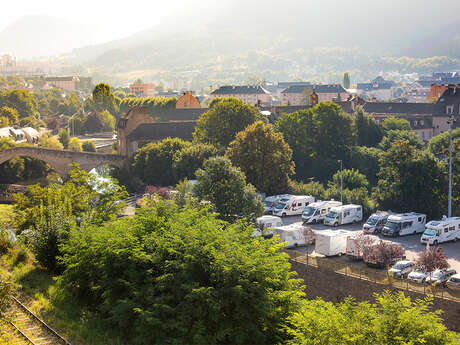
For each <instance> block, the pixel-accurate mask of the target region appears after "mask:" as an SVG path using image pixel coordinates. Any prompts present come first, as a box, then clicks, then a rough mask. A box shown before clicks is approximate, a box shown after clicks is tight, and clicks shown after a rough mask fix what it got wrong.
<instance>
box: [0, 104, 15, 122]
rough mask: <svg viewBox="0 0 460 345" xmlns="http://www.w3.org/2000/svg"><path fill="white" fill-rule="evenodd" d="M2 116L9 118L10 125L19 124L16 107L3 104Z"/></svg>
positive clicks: (0, 109) (0, 115)
mask: <svg viewBox="0 0 460 345" xmlns="http://www.w3.org/2000/svg"><path fill="white" fill-rule="evenodd" d="M0 117H5V118H7V119H8V123H9V124H10V125H14V124H17V123H18V121H19V113H18V111H17V110H16V109H15V108H11V107H7V106H3V107H1V108H0Z"/></svg>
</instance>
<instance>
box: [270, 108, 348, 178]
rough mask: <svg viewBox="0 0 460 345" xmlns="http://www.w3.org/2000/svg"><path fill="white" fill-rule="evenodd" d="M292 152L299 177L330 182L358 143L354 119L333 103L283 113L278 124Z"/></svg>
mask: <svg viewBox="0 0 460 345" xmlns="http://www.w3.org/2000/svg"><path fill="white" fill-rule="evenodd" d="M276 127H277V129H278V130H279V131H280V132H281V133H283V136H284V138H285V140H286V142H287V143H288V144H289V147H291V149H292V151H293V157H294V162H295V165H296V173H297V175H296V176H297V177H300V178H303V179H305V178H309V177H315V178H317V179H319V180H320V181H327V180H328V179H329V178H330V177H331V175H332V173H333V172H335V171H336V170H337V159H343V158H344V157H346V156H347V153H348V150H349V149H350V147H351V146H353V145H354V144H355V141H356V135H355V133H356V130H355V126H354V124H353V119H352V118H351V116H350V115H348V114H346V113H344V112H343V111H342V109H341V108H340V107H339V106H338V105H337V104H335V103H332V102H321V103H319V104H317V105H316V106H314V107H313V108H310V109H308V110H302V111H298V112H295V113H291V114H283V115H282V116H281V117H280V118H279V119H278V121H277V123H276Z"/></svg>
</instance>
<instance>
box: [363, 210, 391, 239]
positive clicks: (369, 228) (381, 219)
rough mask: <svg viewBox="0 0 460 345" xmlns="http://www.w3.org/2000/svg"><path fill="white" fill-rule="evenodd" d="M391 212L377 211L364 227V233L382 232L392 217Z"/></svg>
mask: <svg viewBox="0 0 460 345" xmlns="http://www.w3.org/2000/svg"><path fill="white" fill-rule="evenodd" d="M392 214H394V213H392V212H391V211H377V212H375V213H373V214H372V215H371V216H370V217H369V218H368V219H367V220H366V223H364V225H363V231H364V233H365V234H378V233H380V232H382V229H383V227H384V226H385V224H386V222H387V220H388V217H389V216H390V215H392Z"/></svg>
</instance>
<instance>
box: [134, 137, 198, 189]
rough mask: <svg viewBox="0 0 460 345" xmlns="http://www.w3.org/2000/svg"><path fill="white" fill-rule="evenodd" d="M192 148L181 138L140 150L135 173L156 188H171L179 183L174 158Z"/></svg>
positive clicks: (135, 161)
mask: <svg viewBox="0 0 460 345" xmlns="http://www.w3.org/2000/svg"><path fill="white" fill-rule="evenodd" d="M190 146H191V143H190V142H187V141H183V140H181V139H179V138H166V139H164V140H161V141H159V142H156V143H150V144H147V145H145V146H144V147H142V148H140V149H139V150H138V151H137V152H136V155H135V156H134V160H133V164H132V167H133V172H134V173H135V174H136V176H138V177H139V178H140V179H141V180H142V181H144V182H145V183H147V184H151V185H155V186H170V185H174V184H175V183H176V182H177V177H176V176H175V172H174V169H173V168H174V166H173V165H174V158H175V156H176V154H178V153H179V152H180V151H182V150H184V149H186V148H188V147H190Z"/></svg>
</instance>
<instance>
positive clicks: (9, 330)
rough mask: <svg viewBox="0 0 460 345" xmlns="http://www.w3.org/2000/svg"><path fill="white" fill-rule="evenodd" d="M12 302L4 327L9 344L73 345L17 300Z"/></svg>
mask: <svg viewBox="0 0 460 345" xmlns="http://www.w3.org/2000/svg"><path fill="white" fill-rule="evenodd" d="M12 300H13V302H12V304H11V307H10V309H9V311H8V313H7V320H8V321H7V322H6V323H5V324H4V325H3V326H2V336H3V337H4V338H5V340H7V341H8V344H34V345H58V344H59V345H62V344H65V345H71V343H70V342H68V341H67V340H65V339H64V338H63V337H62V336H60V335H59V334H58V333H57V332H56V331H55V330H54V329H53V328H51V327H50V326H49V325H47V324H46V323H45V322H44V321H43V320H42V319H40V318H39V317H38V316H37V315H35V314H34V313H32V312H31V311H30V310H29V309H28V308H27V307H26V306H25V305H24V304H22V303H21V302H20V301H19V300H18V299H17V298H15V297H12Z"/></svg>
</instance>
